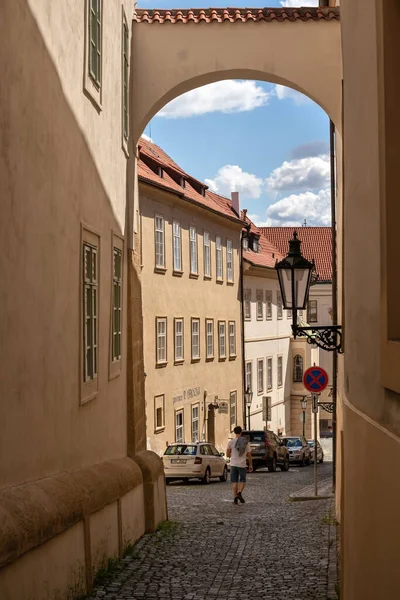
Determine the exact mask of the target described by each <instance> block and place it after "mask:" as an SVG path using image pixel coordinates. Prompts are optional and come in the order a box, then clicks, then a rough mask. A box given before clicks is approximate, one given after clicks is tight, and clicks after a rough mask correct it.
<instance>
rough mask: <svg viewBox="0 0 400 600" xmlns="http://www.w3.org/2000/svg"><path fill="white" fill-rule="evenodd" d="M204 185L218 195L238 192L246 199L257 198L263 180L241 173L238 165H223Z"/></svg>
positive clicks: (259, 194) (250, 174)
mask: <svg viewBox="0 0 400 600" xmlns="http://www.w3.org/2000/svg"><path fill="white" fill-rule="evenodd" d="M205 183H206V184H207V185H208V186H209V187H210V189H211V190H212V191H214V192H217V193H218V194H221V195H225V196H229V194H230V193H231V192H240V193H241V194H243V196H245V197H247V198H259V197H260V196H261V192H262V188H263V183H264V181H263V179H261V178H260V177H257V176H256V175H253V174H252V173H247V172H246V171H243V170H242V169H241V168H240V167H239V166H238V165H225V166H224V167H221V168H220V169H219V170H218V173H217V174H216V176H215V177H214V179H206V180H205Z"/></svg>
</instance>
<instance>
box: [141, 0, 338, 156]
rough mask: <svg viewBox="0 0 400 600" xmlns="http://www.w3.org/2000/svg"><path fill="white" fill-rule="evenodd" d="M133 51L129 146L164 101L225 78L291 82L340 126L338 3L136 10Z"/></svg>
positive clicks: (166, 101)
mask: <svg viewBox="0 0 400 600" xmlns="http://www.w3.org/2000/svg"><path fill="white" fill-rule="evenodd" d="M131 56H132V61H133V65H132V72H133V84H132V106H131V109H132V110H131V114H132V121H131V134H132V138H133V142H134V144H135V143H137V141H138V139H139V137H140V135H141V134H142V132H143V130H144V129H145V127H146V125H147V123H148V122H149V120H150V119H151V118H152V117H153V116H154V115H155V114H156V113H157V112H158V111H159V110H161V109H162V108H163V106H165V105H166V104H167V103H168V102H170V101H171V100H173V99H174V98H176V97H177V96H180V95H181V94H183V93H185V92H188V91H190V90H192V89H194V88H197V87H201V86H203V85H207V84H209V83H213V82H215V81H219V80H223V79H256V80H260V81H268V82H271V83H277V84H281V85H285V86H288V87H291V88H293V89H295V90H297V91H299V92H301V93H303V94H305V95H307V96H308V97H310V98H311V99H312V100H313V101H315V102H316V103H317V104H319V106H321V108H323V110H325V112H326V113H327V114H328V116H329V117H330V119H332V121H333V122H334V123H335V126H336V128H337V130H338V131H341V81H342V57H341V39H340V23H339V9H338V8H302V9H219V10H216V9H206V10H202V9H197V10H170V11H169V10H165V11H161V10H152V11H146V10H138V11H136V13H135V14H134V17H133V35H132V54H131Z"/></svg>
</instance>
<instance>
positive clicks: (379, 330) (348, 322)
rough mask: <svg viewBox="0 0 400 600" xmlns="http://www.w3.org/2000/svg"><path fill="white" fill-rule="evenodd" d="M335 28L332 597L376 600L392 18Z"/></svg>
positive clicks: (386, 337)
mask: <svg viewBox="0 0 400 600" xmlns="http://www.w3.org/2000/svg"><path fill="white" fill-rule="evenodd" d="M341 19H342V21H341V22H342V43H343V76H344V87H343V119H344V128H345V135H344V151H343V155H344V198H343V220H342V222H341V225H342V230H343V251H344V266H343V289H342V300H343V313H342V322H343V323H344V325H345V347H344V350H345V352H344V360H343V361H341V364H340V380H339V383H340V385H339V391H340V394H341V412H340V417H341V418H340V427H341V429H342V433H341V436H340V444H341V450H342V458H341V465H342V477H341V486H340V487H339V489H338V490H337V493H338V501H339V506H340V508H341V515H340V520H341V534H342V553H341V558H342V565H343V568H342V583H341V590H342V593H343V597H344V598H345V600H358V599H359V598H362V599H363V600H375V598H385V597H397V596H398V595H399V589H400V571H399V568H398V556H399V539H400V518H399V514H398V506H399V497H400V369H399V365H400V354H399V348H400V345H399V315H400V312H399V276H398V250H397V248H398V237H399V235H398V224H399V206H400V205H399V201H398V185H397V179H398V172H399V155H400V152H399V143H400V113H399V110H398V100H399V96H400V72H399V56H400V39H399V30H400V7H399V3H398V2H397V1H396V0H385V1H383V0H346V1H345V0H343V1H342V2H341ZM374 449H377V451H376V452H375V450H374Z"/></svg>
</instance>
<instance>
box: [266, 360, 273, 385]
mask: <svg viewBox="0 0 400 600" xmlns="http://www.w3.org/2000/svg"><path fill="white" fill-rule="evenodd" d="M273 385H274V382H273V379H272V356H268V357H267V390H268V391H270V390H272V388H273Z"/></svg>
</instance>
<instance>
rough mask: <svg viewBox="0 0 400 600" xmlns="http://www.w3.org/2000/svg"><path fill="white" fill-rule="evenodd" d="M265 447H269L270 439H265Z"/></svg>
mask: <svg viewBox="0 0 400 600" xmlns="http://www.w3.org/2000/svg"><path fill="white" fill-rule="evenodd" d="M265 447H266V448H269V441H268V440H265Z"/></svg>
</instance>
